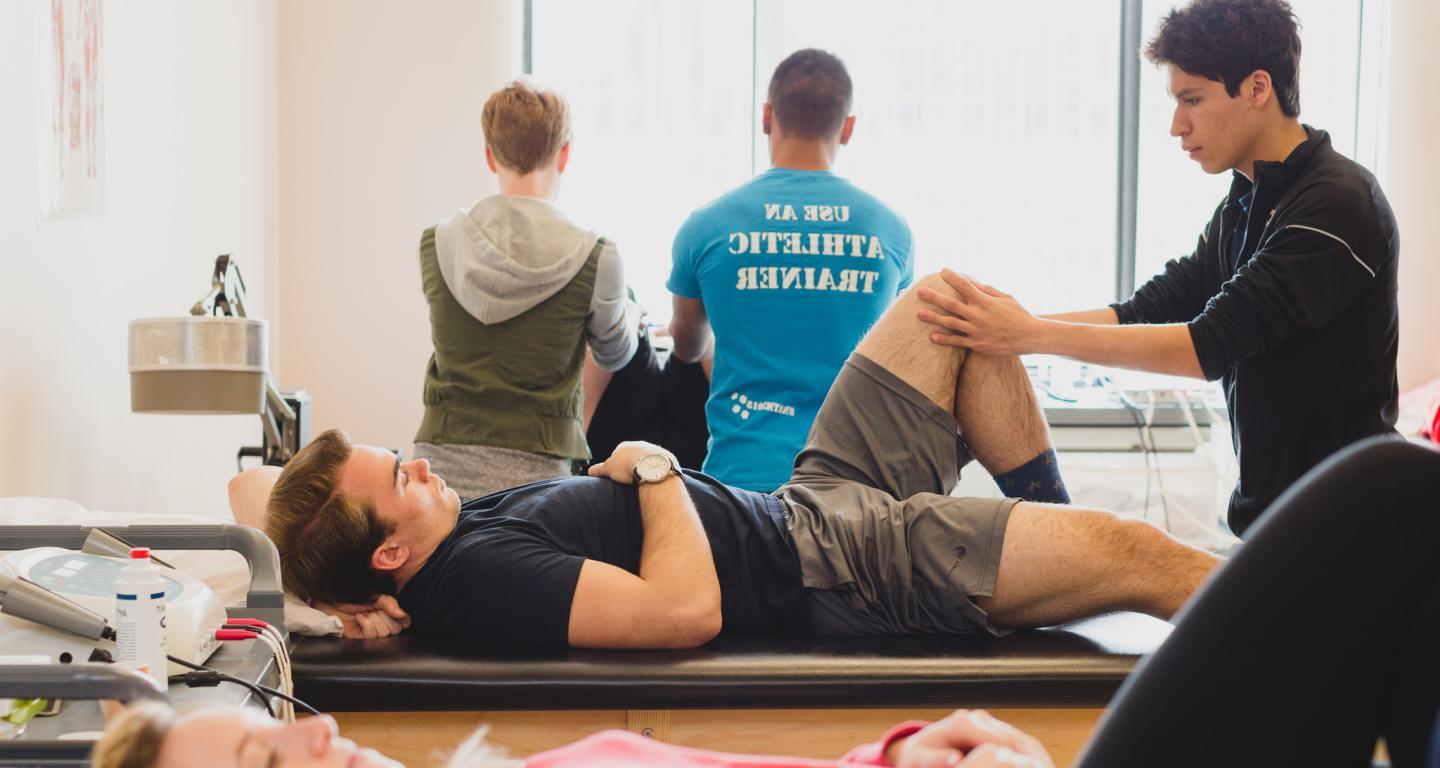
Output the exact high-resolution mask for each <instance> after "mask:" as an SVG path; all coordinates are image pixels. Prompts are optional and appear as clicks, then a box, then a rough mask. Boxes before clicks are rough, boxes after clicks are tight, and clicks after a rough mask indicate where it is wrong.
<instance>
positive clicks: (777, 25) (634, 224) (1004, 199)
mask: <svg viewBox="0 0 1440 768" xmlns="http://www.w3.org/2000/svg"><path fill="white" fill-rule="evenodd" d="M1134 3H1143V4H1142V6H1141V8H1142V9H1143V18H1144V23H1143V27H1142V33H1141V34H1142V38H1143V39H1144V40H1148V38H1149V37H1150V35H1151V34H1153V32H1154V29H1155V25H1156V23H1157V21H1158V19H1159V18H1160V16H1161V15H1162V14H1163V13H1164V12H1165V11H1167V10H1168V9H1169V8H1170V6H1171V3H1169V2H1159V1H1157V0H1086V2H1074V0H1048V1H1039V0H1036V1H1032V2H1006V3H970V2H965V3H958V2H953V0H907V1H906V2H895V3H878V2H873V1H872V0H751V2H741V1H738V0H729V1H726V2H722V1H718V0H605V1H604V2H593V1H587V0H529V6H530V13H531V27H530V28H531V33H530V39H529V55H530V67H531V72H532V73H533V75H534V77H535V79H536V80H537V81H539V82H540V83H542V84H545V85H547V86H550V87H555V88H558V89H559V90H561V91H562V92H563V93H564V94H565V95H566V97H567V98H568V99H569V101H570V104H571V108H572V114H573V121H574V126H575V141H574V146H573V150H572V156H571V165H570V167H569V169H568V170H567V172H566V174H565V182H564V187H563V189H562V191H561V195H560V199H559V205H560V207H561V208H562V209H564V210H565V211H566V212H567V213H569V214H570V216H571V217H572V218H574V219H575V220H576V221H577V222H579V223H581V224H583V225H585V226H587V227H590V228H593V229H595V230H596V231H598V232H600V233H601V234H603V235H605V236H607V237H610V238H612V239H613V240H615V241H616V242H617V243H618V244H619V247H620V252H621V255H622V256H623V257H624V260H625V265H626V270H627V275H628V278H629V280H630V283H631V285H632V286H634V288H635V290H636V293H637V294H638V296H639V297H640V299H641V301H642V303H643V304H644V305H645V306H646V307H647V308H648V309H649V310H650V312H651V314H652V316H653V317H654V319H656V320H658V321H663V320H665V319H666V318H668V317H669V314H670V297H669V294H668V292H666V290H665V287H664V284H665V279H666V277H667V276H668V275H669V270H670V245H671V240H672V239H673V237H674V234H675V231H676V229H677V228H678V227H679V226H680V224H681V223H682V222H683V221H684V220H685V217H686V216H687V215H688V214H689V212H690V211H691V210H693V209H695V208H697V207H699V206H701V205H703V204H705V203H706V202H708V201H710V200H712V199H714V198H715V197H717V196H719V195H720V194H722V193H724V192H726V191H727V190H729V189H731V188H733V187H735V186H737V185H738V184H741V183H743V182H744V181H745V180H747V179H749V178H750V177H751V176H753V175H754V174H756V173H758V172H761V171H763V170H764V169H765V168H766V167H768V165H769V160H768V156H767V144H766V141H765V137H764V136H763V135H761V133H760V126H759V122H760V119H759V115H760V106H761V104H763V102H764V99H765V89H766V87H767V85H768V83H769V78H770V74H771V72H772V71H773V70H774V67H775V65H776V64H778V63H779V61H780V60H781V59H783V58H784V57H785V56H786V55H788V54H789V53H791V52H792V51H794V50H797V49H799V48H805V47H818V48H823V49H826V50H829V51H832V52H834V53H836V54H837V55H839V56H840V58H841V59H843V60H844V61H845V63H846V65H847V66H848V68H849V70H850V74H851V77H852V79H853V80H854V82H855V109H854V112H855V115H856V129H855V135H854V138H853V139H852V141H851V142H850V145H849V146H847V147H845V148H844V149H842V150H841V152H840V157H839V161H838V163H837V167H836V172H837V173H839V174H841V175H843V176H846V177H847V178H849V179H850V180H852V181H853V182H855V183H856V184H857V185H858V186H860V187H861V188H863V189H866V190H868V191H870V192H872V193H873V194H875V195H877V196H879V197H880V198H881V199H882V200H885V201H886V202H887V203H889V204H890V206H891V207H892V208H894V209H895V210H896V211H898V212H899V213H900V214H901V215H903V216H905V218H906V219H907V220H908V221H909V223H910V226H911V228H912V229H913V230H914V234H915V247H916V264H915V267H916V274H923V273H925V272H928V271H933V270H936V269H939V268H940V267H942V266H948V267H952V268H955V269H957V270H960V271H963V272H968V273H971V274H974V275H976V276H978V277H981V278H982V279H984V280H986V281H987V282H990V283H993V284H995V285H996V286H998V287H1001V288H1004V289H1005V290H1008V291H1010V292H1012V293H1014V294H1016V295H1017V296H1018V297H1019V298H1020V299H1021V300H1022V301H1023V302H1025V304H1026V306H1028V307H1030V308H1031V309H1033V310H1035V311H1039V312H1043V311H1047V310H1059V309H1078V308H1089V307H1094V306H1101V305H1104V304H1107V303H1109V302H1110V301H1113V300H1114V299H1115V298H1116V296H1115V291H1116V288H1115V286H1116V279H1117V268H1118V267H1117V265H1118V264H1120V263H1121V260H1120V257H1119V255H1118V254H1117V243H1116V221H1117V216H1118V214H1119V210H1118V205H1119V202H1118V200H1119V194H1118V190H1117V185H1118V184H1119V182H1118V181H1117V179H1118V173H1117V164H1118V157H1119V139H1118V137H1119V135H1120V117H1119V116H1120V113H1121V108H1122V104H1121V103H1120V99H1121V95H1120V94H1121V92H1122V89H1121V87H1120V86H1121V83H1120V79H1121V76H1122V73H1121V66H1120V60H1121V50H1122V47H1126V46H1127V45H1129V44H1127V43H1126V42H1125V41H1122V39H1121V28H1122V24H1121V19H1122V15H1123V13H1124V12H1125V9H1126V7H1134V6H1133V4H1134ZM1292 5H1294V7H1295V9H1296V12H1297V14H1298V15H1299V16H1300V18H1301V21H1302V22H1303V23H1304V28H1303V30H1302V39H1303V41H1304V61H1303V63H1302V68H1301V71H1302V76H1301V77H1302V79H1301V107H1302V113H1301V118H1302V120H1304V121H1305V122H1307V123H1310V124H1313V125H1316V126H1317V127H1323V128H1325V129H1327V130H1329V131H1330V132H1331V135H1332V137H1333V139H1334V141H1335V145H1336V147H1337V148H1338V149H1339V150H1340V151H1341V152H1344V153H1346V154H1353V151H1354V148H1355V131H1356V119H1355V111H1356V110H1355V107H1356V98H1357V85H1356V84H1357V82H1360V80H1359V79H1358V76H1357V73H1358V61H1359V58H1360V57H1359V55H1358V54H1359V44H1360V7H1361V0H1294V2H1292ZM1142 42H1143V40H1142ZM1140 71H1141V83H1140V100H1139V105H1138V109H1139V123H1140V125H1139V139H1138V153H1139V160H1138V162H1139V187H1138V190H1137V193H1138V194H1137V197H1138V203H1137V216H1138V225H1137V231H1136V247H1135V254H1134V263H1135V282H1136V284H1140V283H1143V282H1144V281H1145V280H1146V279H1148V277H1149V276H1150V275H1152V274H1154V273H1155V272H1156V271H1158V270H1159V269H1160V267H1161V266H1162V265H1163V264H1164V262H1165V261H1166V260H1167V259H1170V258H1174V257H1176V256H1178V255H1181V254H1184V253H1187V252H1188V251H1189V250H1190V249H1191V248H1193V246H1194V243H1195V238H1196V237H1197V236H1198V234H1199V231H1200V228H1201V227H1202V225H1203V224H1204V222H1205V221H1206V218H1207V217H1208V216H1209V214H1210V212H1211V211H1212V210H1213V209H1214V207H1215V205H1216V203H1218V202H1219V200H1220V198H1221V196H1222V195H1223V194H1224V191H1225V188H1226V185H1227V184H1228V178H1227V177H1207V176H1205V174H1204V173H1203V172H1201V171H1200V170H1199V169H1198V168H1197V167H1195V166H1194V164H1193V163H1192V162H1191V161H1190V160H1189V159H1188V158H1186V157H1185V156H1184V155H1183V154H1182V153H1181V152H1180V151H1179V149H1178V147H1179V144H1178V140H1176V139H1174V138H1172V137H1170V136H1169V124H1170V117H1169V115H1170V109H1171V105H1172V102H1171V100H1170V98H1169V96H1168V94H1167V93H1166V92H1165V80H1164V73H1163V72H1162V71H1160V70H1157V69H1156V68H1155V67H1152V66H1150V65H1149V64H1148V63H1144V62H1142V63H1141V70H1140Z"/></svg>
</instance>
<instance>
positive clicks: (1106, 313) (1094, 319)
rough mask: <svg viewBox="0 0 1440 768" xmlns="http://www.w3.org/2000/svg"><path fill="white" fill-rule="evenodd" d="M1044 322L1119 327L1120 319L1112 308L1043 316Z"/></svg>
mask: <svg viewBox="0 0 1440 768" xmlns="http://www.w3.org/2000/svg"><path fill="white" fill-rule="evenodd" d="M1040 318H1041V319H1043V320H1060V321H1062V322H1066V323H1087V324H1089V325H1118V324H1119V323H1120V318H1118V317H1116V316H1115V310H1113V309H1111V308H1110V307H1102V308H1100V309H1087V310H1083V311H1080V312H1060V313H1057V314H1054V315H1041V316H1040Z"/></svg>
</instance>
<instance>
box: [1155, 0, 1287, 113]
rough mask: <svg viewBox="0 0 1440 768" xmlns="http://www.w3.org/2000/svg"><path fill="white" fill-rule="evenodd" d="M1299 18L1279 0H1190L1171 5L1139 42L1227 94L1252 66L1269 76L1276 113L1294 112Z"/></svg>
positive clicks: (1235, 90)
mask: <svg viewBox="0 0 1440 768" xmlns="http://www.w3.org/2000/svg"><path fill="white" fill-rule="evenodd" d="M1299 26H1300V20H1299V19H1297V18H1296V17H1295V12H1294V11H1292V10H1291V9H1290V4H1289V3H1287V2H1284V0H1194V2H1192V3H1190V4H1189V5H1187V6H1185V7H1184V8H1179V9H1173V10H1171V11H1170V13H1169V14H1167V15H1166V16H1165V18H1164V19H1163V20H1162V21H1161V22H1160V28H1159V30H1157V31H1156V32H1155V37H1154V38H1153V39H1151V40H1150V43H1149V45H1147V46H1145V58H1147V59H1149V60H1150V62H1151V63H1152V64H1156V65H1160V64H1169V65H1172V66H1175V67H1179V68H1180V69H1181V70H1184V71H1185V72H1189V73H1190V74H1192V75H1196V76H1199V77H1204V78H1207V79H1209V80H1218V81H1220V82H1222V83H1224V84H1225V92H1226V93H1229V94H1230V95H1231V96H1235V95H1237V94H1238V93H1240V84H1241V83H1242V82H1244V81H1245V78H1247V77H1249V76H1250V75H1251V73H1253V72H1255V70H1257V69H1263V70H1265V71H1266V72H1268V73H1269V74H1270V82H1271V84H1272V85H1273V86H1274V88H1275V98H1276V100H1277V101H1278V102H1279V104H1280V111H1281V112H1283V113H1285V115H1286V116H1287V117H1298V116H1299V115H1300V30H1299Z"/></svg>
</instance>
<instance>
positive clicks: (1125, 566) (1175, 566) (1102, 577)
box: [977, 502, 1221, 628]
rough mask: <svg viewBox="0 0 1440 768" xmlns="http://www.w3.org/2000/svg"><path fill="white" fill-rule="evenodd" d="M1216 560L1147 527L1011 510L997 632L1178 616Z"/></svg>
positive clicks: (998, 583)
mask: <svg viewBox="0 0 1440 768" xmlns="http://www.w3.org/2000/svg"><path fill="white" fill-rule="evenodd" d="M1220 562H1221V561H1220V558H1218V557H1216V556H1215V555H1212V554H1210V553H1208V552H1205V551H1203V550H1199V549H1196V548H1194V547H1191V546H1189V545H1186V544H1182V543H1181V542H1180V541H1178V540H1176V539H1175V538H1173V537H1171V536H1169V535H1168V534H1166V533H1164V532H1163V531H1161V530H1160V529H1158V528H1156V527H1154V526H1152V525H1150V524H1149V523H1146V522H1143V521H1140V520H1132V519H1126V518H1122V517H1119V516H1117V515H1114V514H1112V513H1109V512H1102V511H1100V510H1096V509H1084V508H1075V507H1062V506H1057V505H1051V504H1030V503H1026V502H1021V503H1019V504H1016V505H1015V507H1014V509H1012V510H1011V512H1010V521H1009V524H1008V525H1006V527H1005V544H1004V547H1003V548H1002V549H1001V553H1000V572H999V574H998V575H997V576H996V579H995V594H994V595H992V596H991V597H988V598H982V599H980V600H978V601H977V603H978V604H979V606H980V607H981V608H983V609H984V610H985V611H986V612H987V613H989V614H990V619H991V621H992V622H993V623H994V624H995V626H997V627H1006V628H1021V627H1041V626H1048V625H1051V624H1059V623H1061V622H1065V621H1072V620H1075V619H1081V618H1085V617H1087V616H1094V615H1096V614H1101V613H1107V612H1110V611H1120V610H1133V611H1140V612H1142V613H1148V614H1150V615H1152V616H1157V617H1159V618H1162V619H1169V618H1171V617H1172V616H1174V615H1175V612H1176V611H1178V610H1179V609H1180V606H1181V605H1182V604H1183V603H1184V602H1185V601H1186V600H1187V599H1188V598H1189V597H1190V595H1191V594H1193V593H1194V592H1195V590H1196V589H1197V588H1199V586H1200V584H1201V583H1202V582H1204V581H1205V579H1206V577H1208V576H1209V575H1210V572H1211V571H1212V570H1214V569H1215V567H1216V566H1217V565H1219V564H1220Z"/></svg>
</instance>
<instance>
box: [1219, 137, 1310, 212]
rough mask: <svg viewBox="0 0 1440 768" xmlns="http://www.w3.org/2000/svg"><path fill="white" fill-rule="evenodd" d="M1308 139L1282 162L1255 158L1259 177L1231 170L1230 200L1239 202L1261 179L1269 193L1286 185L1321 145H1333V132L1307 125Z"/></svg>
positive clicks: (1230, 202)
mask: <svg viewBox="0 0 1440 768" xmlns="http://www.w3.org/2000/svg"><path fill="white" fill-rule="evenodd" d="M1304 128H1305V135H1306V137H1307V138H1306V139H1305V140H1304V141H1302V142H1300V145H1299V146H1297V147H1295V148H1294V149H1292V150H1290V154H1289V156H1287V157H1286V158H1285V159H1284V160H1282V161H1280V162H1276V161H1274V160H1257V161H1255V181H1253V182H1252V181H1250V180H1249V179H1247V178H1245V174H1243V173H1241V172H1239V171H1231V179H1230V197H1229V200H1228V202H1229V204H1231V205H1234V204H1237V203H1238V202H1239V200H1240V198H1242V197H1244V196H1245V195H1248V194H1250V192H1251V190H1253V189H1254V188H1255V186H1256V185H1258V184H1259V183H1260V182H1261V181H1263V182H1265V188H1266V190H1267V193H1266V197H1270V196H1271V193H1270V192H1268V190H1275V189H1283V188H1284V187H1285V186H1286V185H1288V183H1289V182H1290V181H1291V180H1293V179H1294V178H1295V177H1296V176H1298V175H1300V173H1301V172H1302V171H1304V170H1305V168H1307V167H1309V165H1310V159H1311V158H1312V157H1314V155H1315V152H1316V151H1318V150H1319V149H1320V148H1321V147H1329V146H1330V134H1329V133H1327V132H1325V131H1322V130H1320V129H1319V128H1312V127H1310V126H1308V125H1307V126H1304Z"/></svg>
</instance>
